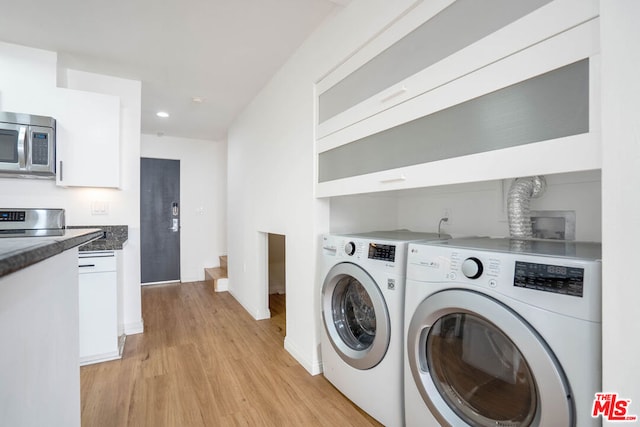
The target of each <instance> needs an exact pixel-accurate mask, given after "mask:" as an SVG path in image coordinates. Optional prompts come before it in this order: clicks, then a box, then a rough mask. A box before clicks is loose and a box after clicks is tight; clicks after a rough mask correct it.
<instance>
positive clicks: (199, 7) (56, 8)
mask: <svg viewBox="0 0 640 427" xmlns="http://www.w3.org/2000/svg"><path fill="white" fill-rule="evenodd" d="M348 1H349V0H109V1H105V0H56V1H51V0H18V1H5V2H2V7H1V10H0V41H5V42H9V43H16V44H21V45H25V46H31V47H36V48H41V49H47V50H52V51H56V52H58V62H59V64H60V65H61V66H62V67H65V68H73V69H77V70H82V71H89V72H96V73H102V74H107V75H112V76H118V77H124V78H130V79H136V80H141V81H142V132H143V133H152V134H156V133H162V134H165V135H171V136H179V137H186V138H198V139H210V140H211V139H213V140H219V139H223V138H224V137H225V136H226V132H227V128H228V127H229V125H230V123H231V122H232V120H233V119H234V118H235V117H236V115H237V114H238V113H239V112H240V111H241V110H242V109H243V108H244V107H245V106H246V105H247V104H248V103H249V102H250V101H251V99H253V97H254V96H255V95H256V94H257V93H258V92H259V90H260V89H261V88H262V87H264V85H265V84H266V83H267V82H268V81H269V79H270V78H271V77H272V76H273V75H274V73H275V72H276V71H277V70H278V68H280V66H282V64H284V63H285V61H286V60H287V58H288V57H289V56H290V55H291V54H292V53H293V52H294V51H295V50H296V48H297V47H298V46H300V45H301V44H302V42H303V41H304V40H305V39H306V37H307V36H308V35H309V34H310V33H311V32H312V31H313V30H314V29H315V28H316V27H317V26H318V25H319V24H320V23H321V21H322V20H323V19H324V18H326V17H327V16H328V15H329V14H331V13H332V12H333V11H335V10H336V8H339V7H341V5H344V4H346V3H348ZM194 97H200V98H202V99H203V100H204V102H202V103H200V104H197V103H194V102H193V101H192V98H194ZM159 110H164V111H167V112H169V113H170V115H171V116H170V118H168V119H160V118H158V117H156V115H155V113H156V112H157V111H159Z"/></svg>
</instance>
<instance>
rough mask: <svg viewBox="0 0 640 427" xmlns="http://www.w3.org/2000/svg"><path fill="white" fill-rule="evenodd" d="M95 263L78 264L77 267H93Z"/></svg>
mask: <svg viewBox="0 0 640 427" xmlns="http://www.w3.org/2000/svg"><path fill="white" fill-rule="evenodd" d="M95 266H96V265H95V264H80V265H79V266H78V267H80V268H82V267H95Z"/></svg>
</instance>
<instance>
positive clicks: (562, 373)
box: [404, 238, 602, 427]
mask: <svg viewBox="0 0 640 427" xmlns="http://www.w3.org/2000/svg"><path fill="white" fill-rule="evenodd" d="M407 257H408V260H407V282H406V298H405V301H406V304H405V339H406V352H405V353H406V354H405V375H404V393H405V419H406V425H407V426H408V427H414V426H421V427H425V426H537V427H547V426H557V427H586V426H597V425H600V424H601V422H600V420H599V419H595V418H592V417H591V408H592V405H593V400H594V397H595V396H594V395H595V393H597V392H600V391H601V390H600V387H601V380H600V378H601V369H602V368H601V275H602V273H601V245H600V244H599V243H585V242H582V243H581V242H568V241H552V240H516V239H508V238H505V239H492V238H470V239H451V240H449V241H447V242H444V243H435V244H430V243H427V244H411V245H409V253H408V256H407Z"/></svg>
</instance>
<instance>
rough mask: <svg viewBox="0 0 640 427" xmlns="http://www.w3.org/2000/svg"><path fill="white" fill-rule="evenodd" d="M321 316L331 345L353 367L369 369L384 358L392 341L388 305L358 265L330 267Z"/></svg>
mask: <svg viewBox="0 0 640 427" xmlns="http://www.w3.org/2000/svg"><path fill="white" fill-rule="evenodd" d="M322 317H323V319H324V327H325V330H326V332H327V335H328V336H329V341H330V342H331V345H332V346H333V348H334V350H335V351H336V352H337V353H338V355H339V356H340V358H342V360H344V361H345V362H346V363H348V364H349V365H350V366H352V367H354V368H357V369H370V368H372V367H374V366H376V365H377V364H378V363H380V361H381V360H382V359H383V358H384V355H385V354H386V352H387V348H388V347H389V341H390V332H389V331H390V320H389V313H388V310H387V305H386V303H385V301H384V296H383V295H382V292H381V291H380V289H379V288H378V285H377V284H376V282H375V281H374V279H373V278H372V277H371V276H370V275H369V274H368V273H367V272H366V271H364V270H363V269H362V268H360V267H359V266H357V265H355V264H352V263H348V262H343V263H340V264H336V265H335V266H333V267H332V268H331V270H330V271H329V273H328V274H327V277H326V278H325V281H324V284H323V287H322Z"/></svg>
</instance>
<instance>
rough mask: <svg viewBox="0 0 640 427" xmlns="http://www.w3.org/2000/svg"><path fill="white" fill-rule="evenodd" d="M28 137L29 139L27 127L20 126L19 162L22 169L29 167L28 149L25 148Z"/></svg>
mask: <svg viewBox="0 0 640 427" xmlns="http://www.w3.org/2000/svg"><path fill="white" fill-rule="evenodd" d="M26 139H27V127H26V126H20V131H19V133H18V162H19V163H20V169H25V168H26V167H27V156H26V150H25V147H26V144H25V142H26V141H25V140H26Z"/></svg>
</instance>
